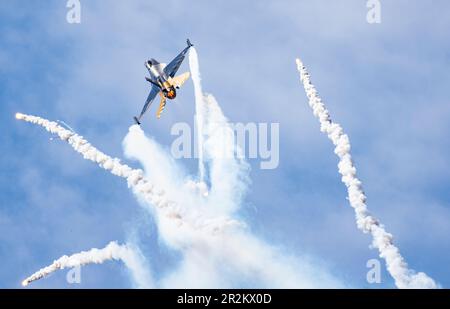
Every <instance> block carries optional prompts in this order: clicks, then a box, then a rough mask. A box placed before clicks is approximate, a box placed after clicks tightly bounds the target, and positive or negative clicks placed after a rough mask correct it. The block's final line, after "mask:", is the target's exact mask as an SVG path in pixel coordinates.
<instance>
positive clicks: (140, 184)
mask: <svg viewBox="0 0 450 309" xmlns="http://www.w3.org/2000/svg"><path fill="white" fill-rule="evenodd" d="M16 118H17V119H19V120H24V121H27V122H30V123H33V124H37V125H40V126H42V127H43V128H45V129H46V130H47V131H48V132H50V133H52V134H56V135H58V137H59V138H60V139H61V140H63V141H66V142H67V143H68V144H69V145H70V146H72V148H73V149H74V150H75V151H77V152H78V153H80V154H82V155H83V158H84V159H86V160H90V161H93V162H95V163H97V164H98V165H99V166H100V167H101V168H103V169H105V170H108V171H109V172H111V173H112V174H113V175H116V176H119V177H122V178H125V179H126V180H127V182H128V186H129V187H131V188H132V189H133V190H135V191H136V192H137V193H140V194H142V195H143V197H144V198H145V199H146V200H147V201H148V202H150V203H151V204H152V205H154V206H155V207H156V208H158V209H160V210H161V211H162V212H164V213H165V214H166V215H167V216H169V217H171V218H173V219H174V220H177V221H178V224H182V223H183V222H182V214H181V212H180V210H179V209H178V208H177V205H176V204H174V203H173V202H172V201H169V200H167V199H166V197H165V192H164V191H163V190H160V189H157V188H155V186H154V185H152V184H151V183H149V182H148V181H147V180H146V179H145V178H144V174H143V171H142V170H140V169H132V168H131V167H129V166H128V165H126V164H122V163H120V160H119V159H117V158H111V157H110V156H108V155H106V154H104V153H103V152H101V151H99V150H98V149H96V148H95V147H94V146H92V145H91V144H90V143H89V142H88V141H87V140H85V139H84V138H83V137H82V136H80V135H78V134H76V133H75V132H73V131H70V130H67V129H65V128H63V127H61V126H60V125H59V124H58V123H56V122H53V121H49V120H47V119H44V118H41V117H37V116H31V115H25V114H21V113H17V114H16Z"/></svg>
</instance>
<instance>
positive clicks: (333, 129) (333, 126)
mask: <svg viewBox="0 0 450 309" xmlns="http://www.w3.org/2000/svg"><path fill="white" fill-rule="evenodd" d="M296 63H297V69H298V71H299V73H300V80H301V82H302V83H303V86H304V88H305V91H306V95H307V96H308V99H309V106H310V107H311V108H312V110H313V113H314V116H316V117H317V118H318V119H319V121H320V130H321V131H322V132H324V133H326V134H327V135H328V138H329V139H330V140H331V141H332V142H333V144H334V145H335V147H336V148H335V150H334V152H335V153H336V155H337V156H338V157H339V164H338V168H339V173H340V174H341V175H342V182H343V183H344V184H345V186H346V187H347V190H348V199H349V201H350V205H351V206H352V207H353V208H354V210H355V215H356V223H357V226H358V228H359V229H360V230H361V231H363V232H364V233H370V234H371V235H372V237H373V246H374V247H375V248H378V250H379V252H380V257H382V258H384V259H385V261H386V265H387V270H388V271H389V273H390V274H391V276H392V277H393V278H394V280H395V284H396V285H397V287H398V288H437V287H438V285H437V284H436V283H435V282H434V280H433V279H431V278H430V277H428V276H427V275H426V274H425V273H423V272H419V273H416V272H415V271H413V270H411V269H409V268H408V265H407V263H406V262H405V260H404V259H403V257H402V256H401V254H400V251H399V249H398V248H397V247H396V246H395V245H394V243H393V237H392V235H391V234H390V233H388V232H386V230H385V229H384V227H383V225H382V224H381V223H380V222H379V221H378V220H377V219H376V218H374V217H373V216H372V215H371V214H370V213H369V211H368V209H367V206H366V196H365V195H364V192H363V189H362V185H361V181H360V180H359V179H358V178H357V177H356V168H355V166H354V165H353V162H352V157H351V155H350V140H349V138H348V135H347V134H345V133H344V130H343V129H342V127H341V126H340V125H339V124H337V123H334V122H333V121H332V120H331V118H330V115H329V112H328V110H327V109H326V107H325V105H324V103H323V102H322V100H321V98H320V97H319V95H318V93H317V91H316V89H315V87H314V86H313V85H312V84H311V81H310V77H309V73H308V71H307V70H306V68H305V66H304V65H303V63H302V62H301V61H300V59H297V60H296Z"/></svg>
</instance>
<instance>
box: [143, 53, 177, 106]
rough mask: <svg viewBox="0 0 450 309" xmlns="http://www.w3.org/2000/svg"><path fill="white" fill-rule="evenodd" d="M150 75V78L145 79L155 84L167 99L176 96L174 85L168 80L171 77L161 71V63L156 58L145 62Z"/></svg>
mask: <svg viewBox="0 0 450 309" xmlns="http://www.w3.org/2000/svg"><path fill="white" fill-rule="evenodd" d="M145 66H146V67H147V69H148V71H149V72H150V75H152V77H151V79H149V78H147V80H148V81H149V82H150V83H152V84H155V85H156V86H157V87H159V89H161V93H162V94H163V95H164V96H165V97H166V98H168V99H170V100H173V99H175V97H176V96H177V92H176V90H175V87H174V86H173V85H172V83H171V82H170V80H171V78H170V77H169V78H168V79H167V78H166V76H165V75H166V74H165V73H164V72H163V70H162V67H161V64H160V63H158V62H157V61H156V60H154V59H151V60H149V61H147V62H146V63H145Z"/></svg>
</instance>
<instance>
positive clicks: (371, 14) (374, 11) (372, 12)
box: [366, 0, 381, 24]
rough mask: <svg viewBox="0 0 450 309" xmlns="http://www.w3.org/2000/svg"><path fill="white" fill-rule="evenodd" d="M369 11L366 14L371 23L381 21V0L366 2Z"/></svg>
mask: <svg viewBox="0 0 450 309" xmlns="http://www.w3.org/2000/svg"><path fill="white" fill-rule="evenodd" d="M366 6H367V8H368V9H369V11H368V12H367V15H366V20H367V22H368V23H369V24H380V23H381V2H380V0H368V1H367V4H366Z"/></svg>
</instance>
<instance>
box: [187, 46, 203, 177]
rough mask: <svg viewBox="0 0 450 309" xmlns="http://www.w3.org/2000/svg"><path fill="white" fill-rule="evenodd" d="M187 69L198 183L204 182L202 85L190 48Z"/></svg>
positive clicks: (195, 51) (193, 52)
mask: <svg viewBox="0 0 450 309" xmlns="http://www.w3.org/2000/svg"><path fill="white" fill-rule="evenodd" d="M189 68H190V70H191V75H192V81H193V83H194V94H195V121H196V126H197V140H198V145H197V146H198V147H197V151H198V171H199V180H200V183H203V182H204V181H205V162H204V158H203V138H204V135H203V125H204V118H205V106H204V105H205V102H204V97H203V91H202V84H201V82H200V80H201V79H200V69H199V65H198V56H197V50H196V49H195V48H194V47H191V50H190V51H189Z"/></svg>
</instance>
